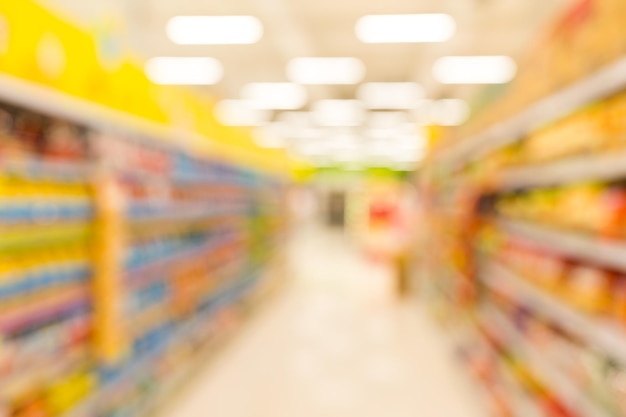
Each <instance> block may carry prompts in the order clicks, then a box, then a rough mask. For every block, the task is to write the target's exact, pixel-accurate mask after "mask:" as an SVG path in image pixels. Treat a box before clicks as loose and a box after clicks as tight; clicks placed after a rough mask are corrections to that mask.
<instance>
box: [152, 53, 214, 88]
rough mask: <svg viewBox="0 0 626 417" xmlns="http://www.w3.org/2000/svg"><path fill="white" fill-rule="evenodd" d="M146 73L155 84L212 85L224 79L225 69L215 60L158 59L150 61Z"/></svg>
mask: <svg viewBox="0 0 626 417" xmlns="http://www.w3.org/2000/svg"><path fill="white" fill-rule="evenodd" d="M145 72H146V76H147V77H148V78H149V79H150V81H152V82H153V83H155V84H163V85H210V84H217V83H218V82H219V81H220V80H221V79H222V76H223V75H224V68H223V67H222V64H221V63H220V62H219V61H218V60H216V59H214V58H201V57H157V58H152V59H150V60H148V62H147V63H146V65H145Z"/></svg>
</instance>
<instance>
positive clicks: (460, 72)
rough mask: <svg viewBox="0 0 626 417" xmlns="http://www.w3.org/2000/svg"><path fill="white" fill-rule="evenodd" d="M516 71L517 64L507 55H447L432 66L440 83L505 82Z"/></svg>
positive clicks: (509, 79)
mask: <svg viewBox="0 0 626 417" xmlns="http://www.w3.org/2000/svg"><path fill="white" fill-rule="evenodd" d="M516 73H517V65H516V64H515V61H514V60H513V59H512V58H510V57H508V56H447V57H443V58H440V59H438V60H437V61H436V62H435V65H434V67H433V75H434V76H435V79H436V80H437V81H439V82H440V83H442V84H505V83H508V82H509V81H511V80H512V79H513V77H515V74H516Z"/></svg>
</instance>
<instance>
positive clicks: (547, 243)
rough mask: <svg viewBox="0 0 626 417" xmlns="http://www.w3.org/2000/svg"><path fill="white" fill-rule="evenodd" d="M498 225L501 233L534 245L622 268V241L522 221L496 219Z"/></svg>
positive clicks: (625, 250) (625, 254)
mask: <svg viewBox="0 0 626 417" xmlns="http://www.w3.org/2000/svg"><path fill="white" fill-rule="evenodd" d="M498 225H499V226H500V228H501V229H502V230H503V231H504V232H505V233H509V234H511V235H515V236H519V237H523V238H524V239H528V240H530V241H532V242H533V243H534V244H536V245H537V246H538V247H542V248H545V249H548V250H552V251H555V252H558V253H561V254H563V255H566V256H571V257H574V258H576V259H581V260H585V261H587V262H590V263H593V264H598V265H604V266H606V267H608V268H614V269H617V270H620V271H626V243H624V242H620V241H617V240H611V239H602V238H599V237H597V236H592V235H584V234H583V233H576V232H569V231H566V230H558V229H555V228H550V227H546V226H542V225H538V224H533V223H529V222H523V221H513V220H500V221H498Z"/></svg>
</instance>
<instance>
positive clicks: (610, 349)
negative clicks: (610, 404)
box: [481, 262, 626, 364]
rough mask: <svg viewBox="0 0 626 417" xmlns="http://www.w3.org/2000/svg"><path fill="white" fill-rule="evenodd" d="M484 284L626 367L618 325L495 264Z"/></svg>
mask: <svg viewBox="0 0 626 417" xmlns="http://www.w3.org/2000/svg"><path fill="white" fill-rule="evenodd" d="M481 280H482V282H484V284H485V285H487V286H488V287H490V288H491V289H493V290H494V291H497V292H504V293H506V294H508V295H511V296H512V297H515V298H516V299H518V300H521V301H523V303H524V305H527V306H529V307H530V308H532V309H534V310H535V311H536V312H537V313H539V314H541V315H542V316H544V317H545V318H546V319H548V320H549V321H551V322H553V323H554V324H556V325H558V326H559V327H561V328H562V329H564V330H565V331H567V332H568V333H570V334H571V335H573V336H575V337H577V338H578V339H580V340H581V341H582V342H584V343H585V344H586V345H587V346H590V347H593V348H595V349H597V350H599V351H601V352H603V353H605V354H606V355H608V356H610V357H612V358H613V359H615V360H617V361H619V362H620V363H622V364H626V332H624V331H623V330H622V329H621V328H619V327H618V326H614V325H612V324H611V323H608V322H604V321H602V320H601V319H597V318H594V317H591V316H588V315H586V314H584V313H581V312H579V311H576V310H575V309H573V308H571V307H569V306H567V305H565V304H564V303H563V302H561V301H559V300H558V299H557V298H555V297H553V296H551V295H549V294H546V293H544V292H543V291H541V290H539V289H537V288H535V287H533V286H532V285H531V284H528V283H526V282H525V281H524V280H522V279H521V278H519V277H518V276H517V275H516V274H515V273H513V272H512V271H510V270H508V269H507V268H505V267H503V266H502V265H498V264H497V263H495V262H493V263H491V264H489V265H488V266H487V267H486V268H485V271H484V273H483V274H482V276H481Z"/></svg>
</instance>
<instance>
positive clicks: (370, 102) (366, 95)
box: [357, 83, 424, 110]
mask: <svg viewBox="0 0 626 417" xmlns="http://www.w3.org/2000/svg"><path fill="white" fill-rule="evenodd" d="M357 97H358V98H359V100H361V101H363V103H364V104H365V106H367V107H368V108H370V109H376V110H403V109H413V108H415V106H416V105H417V103H418V101H419V100H421V99H423V98H424V89H423V88H422V86H420V85H419V84H417V83H366V84H363V85H362V86H360V87H359V89H358V91H357Z"/></svg>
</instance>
